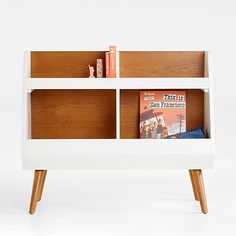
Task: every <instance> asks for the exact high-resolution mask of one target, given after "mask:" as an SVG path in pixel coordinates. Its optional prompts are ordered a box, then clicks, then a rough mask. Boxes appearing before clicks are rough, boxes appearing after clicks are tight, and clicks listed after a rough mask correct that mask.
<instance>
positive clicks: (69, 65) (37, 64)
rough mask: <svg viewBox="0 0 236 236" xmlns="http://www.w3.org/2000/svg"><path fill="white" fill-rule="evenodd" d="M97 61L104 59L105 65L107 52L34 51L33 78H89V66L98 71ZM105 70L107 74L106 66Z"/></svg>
mask: <svg viewBox="0 0 236 236" xmlns="http://www.w3.org/2000/svg"><path fill="white" fill-rule="evenodd" d="M97 59H103V62H104V63H105V52H102V51H81V52H76V51H74V52H66V51H65V52H64V51H58V52H57V51H40V52H38V51H33V52H31V78H87V77H89V69H88V65H91V66H94V68H95V69H96V62H97ZM104 65H105V64H104ZM103 68H104V72H105V66H103ZM104 74H105V73H104Z"/></svg>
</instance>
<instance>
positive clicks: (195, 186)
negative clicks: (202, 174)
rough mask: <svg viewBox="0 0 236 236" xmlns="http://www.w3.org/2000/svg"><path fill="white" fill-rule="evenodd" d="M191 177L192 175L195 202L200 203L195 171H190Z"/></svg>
mask: <svg viewBox="0 0 236 236" xmlns="http://www.w3.org/2000/svg"><path fill="white" fill-rule="evenodd" d="M189 175H190V179H191V183H192V187H193V194H194V198H195V200H197V201H199V196H198V192H197V185H196V180H195V177H194V173H193V170H189Z"/></svg>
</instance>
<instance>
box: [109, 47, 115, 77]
mask: <svg viewBox="0 0 236 236" xmlns="http://www.w3.org/2000/svg"><path fill="white" fill-rule="evenodd" d="M109 50H110V78H116V46H110V47H109Z"/></svg>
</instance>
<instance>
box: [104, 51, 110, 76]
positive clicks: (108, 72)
mask: <svg viewBox="0 0 236 236" xmlns="http://www.w3.org/2000/svg"><path fill="white" fill-rule="evenodd" d="M105 64H106V78H110V53H109V52H106V53H105Z"/></svg>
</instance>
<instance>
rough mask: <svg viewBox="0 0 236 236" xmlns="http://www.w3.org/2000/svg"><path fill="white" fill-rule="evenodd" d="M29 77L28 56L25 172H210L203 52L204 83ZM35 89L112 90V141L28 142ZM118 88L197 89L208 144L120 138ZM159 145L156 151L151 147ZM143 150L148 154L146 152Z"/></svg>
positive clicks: (211, 141)
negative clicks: (128, 169)
mask: <svg viewBox="0 0 236 236" xmlns="http://www.w3.org/2000/svg"><path fill="white" fill-rule="evenodd" d="M117 61H118V63H117V71H118V76H117V78H112V79H111V78H103V79H101V78H99V79H98V78H94V79H88V78H87V79H83V78H66V79H63V78H60V79H58V80H57V79H55V78H53V79H50V78H44V79H40V78H34V79H30V74H31V73H30V52H29V51H27V52H25V55H24V76H23V108H24V109H23V135H22V136H23V137H22V157H23V158H22V159H23V168H24V169H32V170H35V169H47V170H49V169H83V168H86V169H87V168H94V169H100V168H102V169H106V168H131V169H132V168H133V169H143V168H145V169H146V168H147V169H148V168H150V169H163V168H165V169H209V168H212V167H213V165H214V148H215V132H214V131H215V128H214V127H215V125H214V124H215V122H214V104H213V85H212V77H211V73H210V72H211V67H210V53H209V52H205V60H204V61H205V68H204V76H205V78H143V79H142V78H137V79H135V78H126V79H123V78H122V79H121V78H119V52H117ZM34 89H116V122H117V123H116V139H31V92H32V91H33V90H34ZM120 89H202V90H203V91H204V116H205V117H204V124H205V127H204V130H205V132H206V133H207V135H208V137H209V138H207V139H174V140H173V139H162V140H152V139H147V140H145V139H120ZM155 145H158V149H157V148H154V147H155ZM146 150H148V153H147V151H146Z"/></svg>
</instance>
